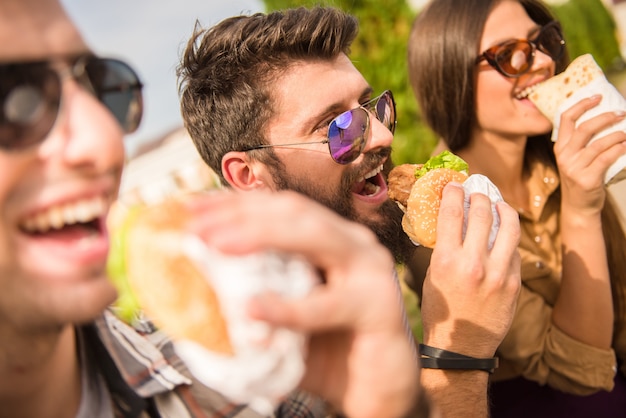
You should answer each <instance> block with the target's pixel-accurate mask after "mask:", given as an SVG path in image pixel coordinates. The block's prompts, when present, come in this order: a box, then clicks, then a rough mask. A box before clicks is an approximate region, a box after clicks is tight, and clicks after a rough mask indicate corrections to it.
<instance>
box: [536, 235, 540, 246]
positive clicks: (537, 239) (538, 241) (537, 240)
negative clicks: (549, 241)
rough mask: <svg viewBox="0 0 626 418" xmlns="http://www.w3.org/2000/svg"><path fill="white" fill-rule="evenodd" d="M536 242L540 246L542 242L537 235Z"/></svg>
mask: <svg viewBox="0 0 626 418" xmlns="http://www.w3.org/2000/svg"><path fill="white" fill-rule="evenodd" d="M535 242H536V243H537V244H539V243H540V242H541V237H540V236H539V235H537V236H536V237H535Z"/></svg>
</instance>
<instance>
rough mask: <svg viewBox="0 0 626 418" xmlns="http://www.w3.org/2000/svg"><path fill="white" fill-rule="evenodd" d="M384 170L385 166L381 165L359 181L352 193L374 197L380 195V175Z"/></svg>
mask: <svg viewBox="0 0 626 418" xmlns="http://www.w3.org/2000/svg"><path fill="white" fill-rule="evenodd" d="M382 169H383V166H382V165H380V166H378V167H376V168H375V169H373V170H372V171H370V172H368V173H367V174H365V175H364V176H363V177H361V178H360V179H359V180H357V181H356V182H355V183H354V187H353V188H352V193H355V194H358V195H361V196H372V195H375V194H376V193H378V192H379V191H380V184H379V182H380V179H379V178H380V176H379V174H380V172H381V171H382Z"/></svg>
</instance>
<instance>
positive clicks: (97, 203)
mask: <svg viewBox="0 0 626 418" xmlns="http://www.w3.org/2000/svg"><path fill="white" fill-rule="evenodd" d="M105 210H106V200H105V199H104V197H102V196H98V197H93V198H91V199H85V200H80V201H76V202H72V203H67V204H65V205H61V206H54V207H51V208H48V209H47V210H45V211H43V212H40V213H38V214H36V215H34V216H32V217H30V218H28V219H26V220H24V221H23V222H22V225H21V227H22V228H23V229H25V230H26V231H28V232H46V231H48V230H50V229H60V228H62V227H63V226H65V225H72V224H75V223H78V222H89V221H92V220H94V219H98V218H99V217H101V216H102V215H104V212H105Z"/></svg>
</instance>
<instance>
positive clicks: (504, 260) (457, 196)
mask: <svg viewBox="0 0 626 418" xmlns="http://www.w3.org/2000/svg"><path fill="white" fill-rule="evenodd" d="M463 195H464V192H463V188H462V187H461V185H459V184H456V183H450V184H448V185H447V186H446V188H445V189H444V192H443V197H442V201H441V206H440V209H439V218H438V222H437V246H436V247H435V249H434V251H433V253H432V257H431V263H430V268H429V270H428V275H427V277H426V280H425V282H424V288H423V297H422V322H423V330H424V338H423V340H424V343H425V344H428V345H431V346H434V347H438V348H442V349H446V350H449V351H454V352H457V353H461V354H465V355H469V356H472V357H479V358H486V357H492V356H493V354H494V352H495V350H496V348H497V347H498V345H499V344H500V342H501V341H502V339H503V338H504V336H505V335H506V333H507V331H508V329H509V327H510V325H511V321H512V319H513V314H514V313H515V306H516V301H517V296H518V293H519V290H520V286H521V278H520V257H519V253H518V252H517V246H518V244H519V240H520V226H519V218H518V214H517V212H516V211H515V210H514V209H512V208H511V207H510V206H509V205H507V204H506V203H504V202H499V203H498V204H497V206H496V208H497V210H498V214H499V216H500V221H501V224H500V229H499V230H498V234H497V236H496V240H495V242H494V245H493V248H492V249H491V250H489V249H488V245H487V244H488V238H489V232H490V229H491V223H492V221H493V215H492V212H491V202H490V200H489V198H488V197H487V196H485V195H483V194H480V193H475V194H472V195H471V198H470V210H469V215H468V226H467V233H466V236H465V239H463V238H462V228H463Z"/></svg>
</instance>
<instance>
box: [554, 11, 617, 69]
mask: <svg viewBox="0 0 626 418" xmlns="http://www.w3.org/2000/svg"><path fill="white" fill-rule="evenodd" d="M551 7H552V10H553V11H554V14H555V15H556V16H557V18H558V19H559V20H560V21H561V23H562V26H563V33H564V35H565V39H566V40H567V45H568V50H569V53H570V57H571V58H574V57H577V56H580V55H583V54H586V53H590V54H592V55H593V57H594V58H595V60H596V62H597V63H598V65H599V66H600V67H602V68H603V69H604V70H605V71H613V70H615V69H618V68H619V69H621V68H622V66H623V62H622V56H621V53H620V48H619V43H618V40H617V26H616V24H615V20H614V19H613V16H612V15H611V13H610V12H609V11H608V10H607V8H606V7H605V5H604V3H603V2H602V0H570V1H568V2H566V3H562V4H558V5H553V6H551Z"/></svg>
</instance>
